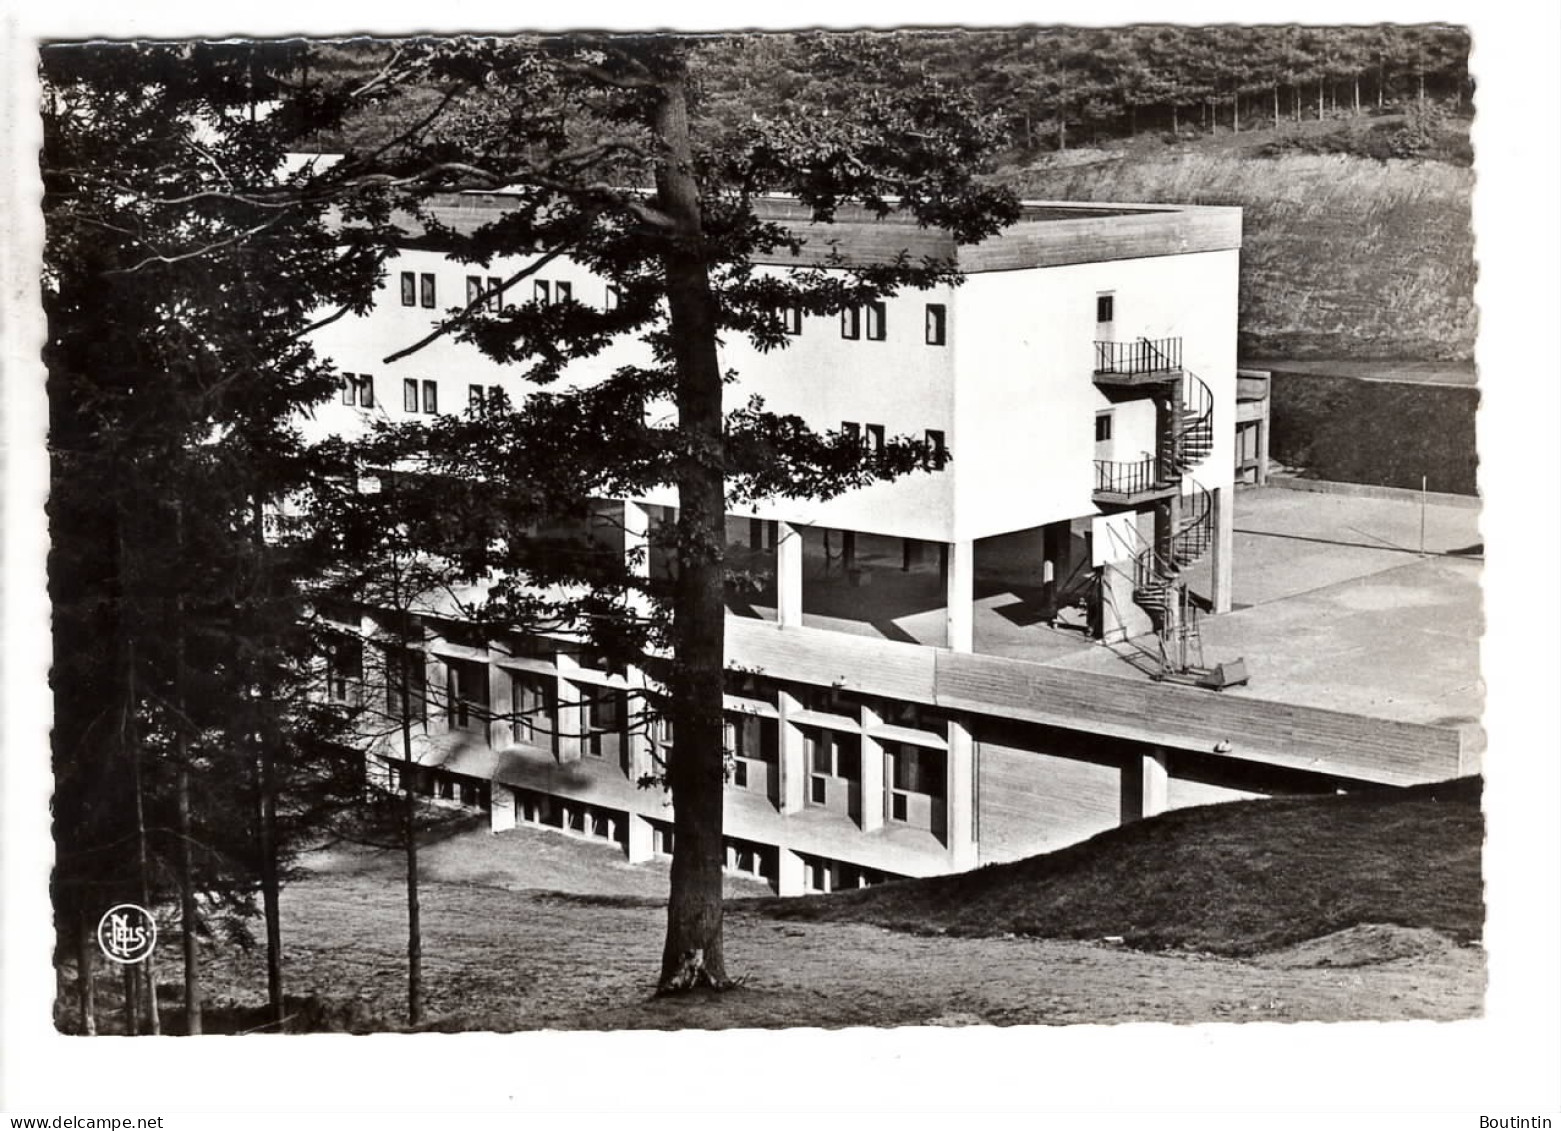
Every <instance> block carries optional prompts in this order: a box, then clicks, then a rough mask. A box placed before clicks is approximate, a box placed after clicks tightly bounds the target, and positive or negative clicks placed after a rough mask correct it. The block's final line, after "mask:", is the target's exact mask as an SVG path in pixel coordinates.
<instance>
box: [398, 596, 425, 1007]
mask: <svg viewBox="0 0 1561 1131" xmlns="http://www.w3.org/2000/svg"><path fill="white" fill-rule="evenodd" d="M397 588H398V590H399V578H398V581H397ZM399 597H400V594H399V592H398V593H397V598H398V601H397V610H398V615H399V616H400V617H401V618H402V621H401V626H402V632H401V640H400V645H401V646H400V648H398V649H397V651H399V652H400V654H401V656H400V660H399V663H400V665H401V757H402V759H403V761H404V766H403V769H402V773H401V800H402V813H401V817H402V829H401V831H402V847H403V849H404V851H405V854H406V883H407V1024H408V1025H421V1024H422V1023H423V905H422V892H421V890H420V889H419V887H418V879H417V790H416V783H415V782H414V781H413V780H412V648H411V644H412V624H411V615H410V614H409V613H407V612H405V611H404V610H403V609H402V608H401V602H400V601H399ZM419 658H421V653H419Z"/></svg>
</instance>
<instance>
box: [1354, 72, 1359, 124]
mask: <svg viewBox="0 0 1561 1131" xmlns="http://www.w3.org/2000/svg"><path fill="white" fill-rule="evenodd" d="M1355 116H1356V117H1357V118H1358V117H1360V75H1359V74H1356V76H1355Z"/></svg>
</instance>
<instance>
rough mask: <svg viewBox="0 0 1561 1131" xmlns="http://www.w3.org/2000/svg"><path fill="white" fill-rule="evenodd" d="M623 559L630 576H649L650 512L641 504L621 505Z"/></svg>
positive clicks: (626, 503) (628, 503)
mask: <svg viewBox="0 0 1561 1131" xmlns="http://www.w3.org/2000/svg"><path fill="white" fill-rule="evenodd" d="M623 557H624V565H625V566H626V567H627V569H628V571H629V573H630V574H632V575H633V576H635V577H649V576H650V511H649V509H648V508H646V507H645V506H644V504H642V503H631V502H627V501H625V502H624V504H623Z"/></svg>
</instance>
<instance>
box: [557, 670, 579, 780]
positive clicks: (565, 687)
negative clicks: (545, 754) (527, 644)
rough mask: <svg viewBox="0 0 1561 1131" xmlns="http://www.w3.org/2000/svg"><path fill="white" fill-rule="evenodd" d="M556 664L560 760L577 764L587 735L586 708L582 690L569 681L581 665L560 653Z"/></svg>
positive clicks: (558, 749) (558, 750)
mask: <svg viewBox="0 0 1561 1131" xmlns="http://www.w3.org/2000/svg"><path fill="white" fill-rule="evenodd" d="M554 662H555V663H556V664H557V665H558V697H557V703H558V724H557V725H558V748H557V752H558V760H559V761H560V762H576V761H579V759H580V751H581V747H582V743H581V739H580V736H581V735H583V734H584V733H585V707H584V705H583V704H582V703H581V694H580V688H579V687H577V686H576V685H575V684H574V682H573V681H571V680H570V679H569V675H570V673H572V672H574V671H576V670H577V669H578V668H579V665H578V664H576V663H575V660H574V657H573V656H569V655H566V654H565V653H563V652H559V653H558V654H557V655H556V657H555V659H554Z"/></svg>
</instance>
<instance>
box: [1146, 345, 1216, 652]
mask: <svg viewBox="0 0 1561 1131" xmlns="http://www.w3.org/2000/svg"><path fill="white" fill-rule="evenodd" d="M1180 391H1181V393H1182V396H1181V398H1180V400H1179V402H1178V403H1177V404H1176V406H1175V408H1176V411H1177V412H1178V414H1179V415H1178V418H1177V420H1176V429H1175V434H1174V436H1173V438H1172V443H1171V445H1170V452H1169V455H1168V457H1167V458H1168V462H1169V464H1170V468H1169V470H1170V471H1171V472H1172V473H1173V474H1174V475H1175V476H1176V477H1177V478H1180V479H1182V480H1183V485H1184V486H1190V487H1191V488H1192V490H1191V491H1190V492H1184V493H1182V494H1180V495H1179V497H1178V499H1177V502H1178V503H1179V504H1180V505H1179V506H1178V507H1177V508H1176V510H1175V511H1173V514H1174V515H1175V518H1174V520H1173V523H1172V529H1171V532H1170V536H1169V538H1167V539H1165V540H1164V541H1163V542H1161V544H1160V545H1151V546H1146V547H1144V548H1143V549H1142V550H1140V551H1139V553H1138V554H1137V556H1136V557H1135V559H1134V583H1133V600H1134V601H1135V602H1136V603H1137V604H1138V605H1139V607H1141V608H1142V609H1144V610H1145V611H1146V612H1147V613H1148V614H1149V619H1150V622H1151V623H1152V624H1153V625H1154V630H1155V636H1156V638H1157V642H1158V652H1159V655H1158V657H1157V658H1158V662H1159V672H1158V674H1159V675H1160V676H1161V677H1162V678H1166V677H1171V676H1176V675H1187V674H1195V673H1197V672H1198V671H1199V670H1200V669H1201V668H1202V667H1203V638H1202V635H1201V633H1200V630H1199V626H1198V615H1199V608H1198V605H1197V604H1196V603H1195V602H1194V601H1193V599H1192V597H1191V595H1190V594H1189V593H1188V590H1187V582H1186V581H1185V580H1184V579H1183V571H1184V570H1186V569H1187V568H1188V567H1189V566H1192V565H1194V564H1195V563H1196V562H1198V560H1199V559H1201V558H1202V557H1203V556H1204V555H1205V554H1207V553H1208V552H1209V549H1210V547H1211V546H1213V544H1214V499H1213V496H1211V495H1210V494H1209V492H1208V490H1207V488H1205V487H1204V486H1203V485H1202V484H1201V483H1199V482H1198V481H1197V480H1196V479H1194V478H1192V476H1191V474H1190V472H1191V471H1192V469H1193V468H1195V467H1197V466H1198V465H1199V464H1201V463H1202V462H1203V461H1204V460H1205V459H1207V458H1208V457H1209V455H1210V453H1211V452H1213V450H1214V395H1213V393H1212V392H1211V391H1210V390H1209V387H1208V385H1206V384H1204V382H1203V380H1202V379H1201V378H1199V377H1198V375H1197V374H1195V373H1192V372H1191V371H1187V372H1185V373H1184V374H1183V378H1182V388H1181V390H1180Z"/></svg>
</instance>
